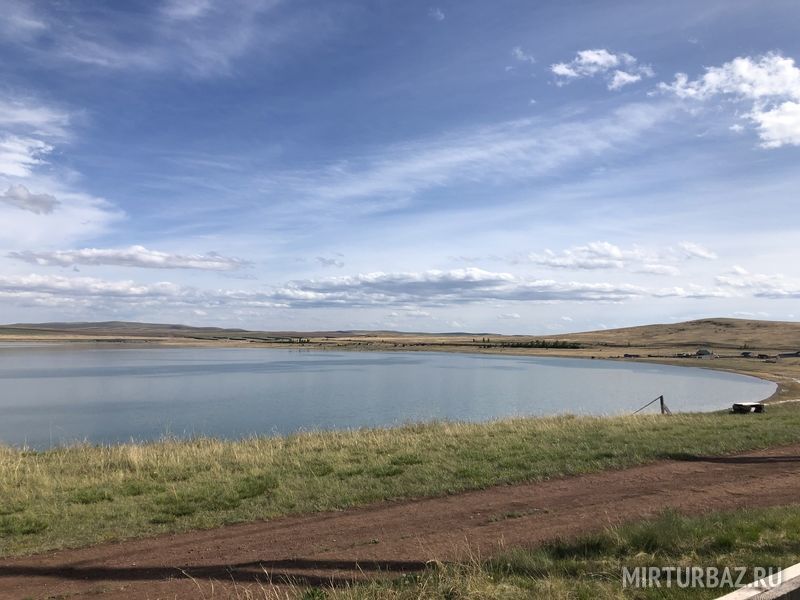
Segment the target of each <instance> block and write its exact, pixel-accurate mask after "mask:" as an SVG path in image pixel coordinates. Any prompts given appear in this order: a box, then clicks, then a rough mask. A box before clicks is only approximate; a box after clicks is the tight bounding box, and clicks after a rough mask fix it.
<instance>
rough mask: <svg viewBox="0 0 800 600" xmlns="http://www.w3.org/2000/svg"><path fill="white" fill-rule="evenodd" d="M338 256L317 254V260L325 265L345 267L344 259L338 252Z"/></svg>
mask: <svg viewBox="0 0 800 600" xmlns="http://www.w3.org/2000/svg"><path fill="white" fill-rule="evenodd" d="M337 257H338V258H337ZM337 257H328V256H317V257H315V260H316V261H317V262H318V263H319V264H320V265H322V266H323V267H336V268H338V269H341V268H342V267H344V261H343V260H342V259H341V254H337Z"/></svg>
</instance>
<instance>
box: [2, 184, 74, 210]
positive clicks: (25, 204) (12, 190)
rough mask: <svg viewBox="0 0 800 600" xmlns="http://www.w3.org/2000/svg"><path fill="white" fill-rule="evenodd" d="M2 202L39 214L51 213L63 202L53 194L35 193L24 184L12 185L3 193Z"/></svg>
mask: <svg viewBox="0 0 800 600" xmlns="http://www.w3.org/2000/svg"><path fill="white" fill-rule="evenodd" d="M0 202H5V203H6V204H10V205H11V206H16V207H17V208H21V209H22V210H27V211H30V212H32V213H36V214H37V215H44V214H50V213H51V212H53V210H55V208H56V207H57V206H58V205H59V204H61V203H60V202H59V201H58V200H57V199H56V197H55V196H53V195H52V194H33V193H31V192H30V190H28V188H26V187H25V186H24V185H20V184H18V185H12V186H10V187H9V188H8V189H7V190H6V191H5V192H4V193H3V194H2V195H0Z"/></svg>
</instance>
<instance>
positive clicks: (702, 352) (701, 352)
mask: <svg viewBox="0 0 800 600" xmlns="http://www.w3.org/2000/svg"><path fill="white" fill-rule="evenodd" d="M694 355H695V356H696V357H697V358H714V353H713V352H712V351H711V350H709V349H708V348H700V349H698V350H697V352H695V353H694Z"/></svg>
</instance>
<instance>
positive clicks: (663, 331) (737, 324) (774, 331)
mask: <svg viewBox="0 0 800 600" xmlns="http://www.w3.org/2000/svg"><path fill="white" fill-rule="evenodd" d="M44 334H52V335H57V334H63V335H85V336H97V337H107V336H112V337H113V336H119V337H125V336H143V337H160V338H164V337H174V338H193V339H210V340H213V339H269V338H285V337H295V338H296V337H304V338H322V337H329V338H339V337H365V338H408V337H419V338H448V339H452V338H469V339H472V338H482V337H487V336H489V337H492V338H501V337H502V338H512V339H558V340H572V341H576V342H580V343H582V344H587V345H611V346H627V345H630V346H632V347H636V346H638V347H653V348H658V347H670V346H698V347H700V346H710V347H719V348H740V349H746V348H775V349H786V350H800V323H798V322H792V321H759V320H751V319H730V318H708V319H698V320H694V321H685V322H681V323H659V324H653V325H639V326H635V327H624V328H620V329H607V330H599V331H588V332H583V333H567V334H559V335H553V334H549V335H516V336H501V335H499V334H493V333H485V332H484V333H469V332H449V333H419V332H398V331H366V330H338V331H252V330H247V329H237V328H221V327H195V326H191V325H181V324H173V323H137V322H129V321H101V322H52V323H16V324H11V325H0V335H6V336H12V335H16V336H25V335H44Z"/></svg>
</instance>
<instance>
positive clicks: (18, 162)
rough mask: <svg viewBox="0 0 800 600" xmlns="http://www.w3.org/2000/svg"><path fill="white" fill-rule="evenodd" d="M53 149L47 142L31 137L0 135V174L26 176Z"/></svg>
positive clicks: (42, 161)
mask: <svg viewBox="0 0 800 600" xmlns="http://www.w3.org/2000/svg"><path fill="white" fill-rule="evenodd" d="M52 151H53V147H52V146H51V145H50V144H48V143H47V142H43V141H42V140H37V139H35V138H31V137H20V136H17V135H5V136H2V135H0V175H9V176H11V177H28V176H30V174H31V173H32V172H33V169H34V167H36V166H37V165H41V164H44V162H45V159H44V157H45V156H47V155H48V154H49V153H50V152H52Z"/></svg>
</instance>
